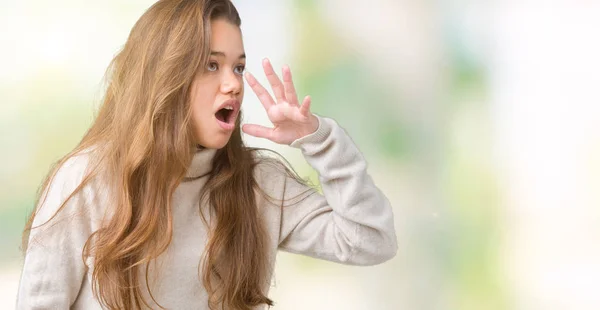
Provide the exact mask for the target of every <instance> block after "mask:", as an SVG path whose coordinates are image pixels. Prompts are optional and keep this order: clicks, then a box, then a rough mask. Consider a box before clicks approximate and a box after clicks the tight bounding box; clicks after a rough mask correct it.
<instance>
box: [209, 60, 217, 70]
mask: <svg viewBox="0 0 600 310" xmlns="http://www.w3.org/2000/svg"><path fill="white" fill-rule="evenodd" d="M218 69H219V64H218V63H216V62H214V61H211V62H209V63H208V66H206V70H208V71H217V70H218Z"/></svg>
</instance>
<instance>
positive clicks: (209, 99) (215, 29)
mask: <svg viewBox="0 0 600 310" xmlns="http://www.w3.org/2000/svg"><path fill="white" fill-rule="evenodd" d="M211 28H212V37H211V43H210V50H211V54H210V60H209V64H208V66H207V67H206V68H203V69H204V70H203V71H202V72H199V74H198V75H197V76H196V78H195V79H194V81H193V84H192V90H191V99H190V100H191V102H190V104H191V109H192V124H193V127H194V135H195V138H196V143H198V144H200V145H202V146H204V147H206V148H211V149H220V148H223V147H224V146H225V145H226V144H227V141H229V138H230V136H231V133H232V132H233V129H234V126H235V120H236V118H237V116H238V111H239V109H240V106H241V104H242V98H243V96H244V82H243V79H242V77H243V73H244V68H245V65H246V56H245V52H244V43H243V42H242V33H241V30H240V28H239V27H237V26H235V25H233V24H231V23H229V22H228V21H226V20H224V19H217V20H214V21H212V22H211ZM227 106H228V107H230V108H233V110H227V109H221V108H223V107H227Z"/></svg>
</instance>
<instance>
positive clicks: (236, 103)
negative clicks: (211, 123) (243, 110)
mask: <svg viewBox="0 0 600 310" xmlns="http://www.w3.org/2000/svg"><path fill="white" fill-rule="evenodd" d="M228 105H231V106H232V107H233V111H231V116H230V118H231V119H232V120H233V122H232V124H230V123H225V122H222V121H220V120H219V119H218V118H217V117H216V116H215V114H216V113H217V112H218V111H219V110H221V109H223V108H225V107H226V106H228ZM239 111H240V102H239V101H238V100H237V99H228V100H225V101H223V103H221V104H220V105H219V106H218V107H217V109H216V110H215V112H214V113H213V117H214V118H215V120H216V121H217V123H219V125H220V126H221V128H223V129H224V130H228V131H231V130H233V129H234V128H235V120H236V119H237V117H238V113H239Z"/></svg>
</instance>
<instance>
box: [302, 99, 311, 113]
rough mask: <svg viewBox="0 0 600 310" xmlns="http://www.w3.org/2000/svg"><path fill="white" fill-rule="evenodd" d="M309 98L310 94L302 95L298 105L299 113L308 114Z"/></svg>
mask: <svg viewBox="0 0 600 310" xmlns="http://www.w3.org/2000/svg"><path fill="white" fill-rule="evenodd" d="M311 101H312V100H311V98H310V96H306V97H304V100H302V105H301V106H300V113H301V114H302V115H304V116H306V117H308V116H310V103H311Z"/></svg>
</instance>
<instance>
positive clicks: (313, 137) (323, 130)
mask: <svg viewBox="0 0 600 310" xmlns="http://www.w3.org/2000/svg"><path fill="white" fill-rule="evenodd" d="M313 114H314V113H313ZM314 115H315V116H316V117H317V119H318V120H319V127H317V130H316V131H315V132H313V133H311V134H309V135H306V136H304V137H302V138H298V139H296V140H294V141H293V142H292V143H290V146H291V147H294V148H297V149H301V148H302V146H303V145H306V144H309V143H316V144H320V143H323V142H325V140H326V139H327V137H328V136H329V135H330V134H331V129H332V128H331V124H329V123H328V122H327V121H326V120H325V118H323V117H321V116H319V115H317V114H314Z"/></svg>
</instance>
